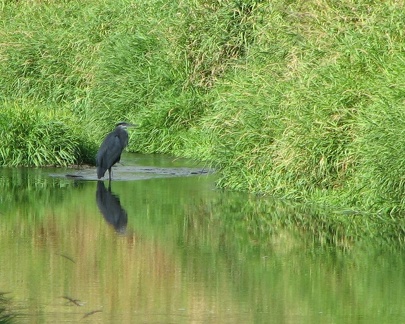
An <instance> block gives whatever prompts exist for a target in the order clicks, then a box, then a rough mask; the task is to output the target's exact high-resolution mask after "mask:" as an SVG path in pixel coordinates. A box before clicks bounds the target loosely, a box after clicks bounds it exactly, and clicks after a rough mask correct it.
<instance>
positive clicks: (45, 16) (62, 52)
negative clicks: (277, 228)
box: [0, 0, 405, 214]
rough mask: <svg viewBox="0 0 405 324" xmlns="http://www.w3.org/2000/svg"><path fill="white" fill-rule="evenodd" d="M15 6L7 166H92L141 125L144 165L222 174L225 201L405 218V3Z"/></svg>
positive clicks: (6, 81)
mask: <svg viewBox="0 0 405 324" xmlns="http://www.w3.org/2000/svg"><path fill="white" fill-rule="evenodd" d="M0 7H1V9H2V10H1V14H0V15H1V23H0V35H1V36H2V46H1V48H0V57H1V61H0V76H1V78H0V97H1V98H3V99H2V100H3V101H2V102H1V105H2V107H3V108H2V116H3V117H4V116H6V117H7V118H3V121H2V122H1V123H2V128H1V131H2V137H3V138H6V139H7V140H6V141H4V145H2V148H1V150H0V161H1V163H2V165H21V164H23V165H49V164H62V165H68V164H72V163H77V162H83V163H88V162H89V161H91V160H92V156H94V154H95V151H96V149H97V145H98V144H99V142H100V139H101V138H102V136H104V134H105V133H106V132H107V131H109V130H110V129H112V128H113V124H114V123H115V122H116V121H119V120H123V119H126V120H129V121H136V122H137V123H140V124H141V127H140V128H139V129H138V130H136V132H134V133H132V134H131V139H130V145H129V150H130V151H133V152H143V153H152V152H153V153H169V154H173V155H177V156H184V157H190V158H194V159H198V160H203V161H207V162H209V163H210V164H211V165H212V166H213V167H215V168H216V169H217V170H218V171H219V174H220V175H221V176H220V179H219V181H218V186H220V187H224V188H228V189H232V190H244V191H249V192H254V193H259V194H265V195H274V196H277V197H283V198H288V199H294V200H298V201H305V202H315V203H317V204H325V205H332V206H336V207H339V208H343V207H344V208H351V209H356V210H361V211H368V212H373V213H376V212H382V213H385V214H386V213H391V214H394V213H401V211H402V210H403V208H404V206H405V201H404V198H403V197H405V195H404V185H403V183H404V176H403V170H404V167H403V166H404V164H405V163H404V160H403V156H404V155H405V145H404V144H405V143H404V142H405V139H404V136H403V135H402V134H404V133H405V123H404V122H403V120H404V109H403V107H402V105H403V92H404V88H405V87H404V84H405V80H404V78H405V77H404V75H405V73H403V72H405V71H404V70H405V66H404V64H403V48H404V46H405V41H404V37H403V31H404V30H405V28H404V27H405V26H404V24H405V11H404V10H403V9H404V8H403V5H402V4H399V3H397V2H395V1H385V2H384V3H376V4H374V3H373V4H363V3H361V4H353V3H352V2H351V1H341V2H339V3H312V2H303V3H289V2H286V1H281V0H280V1H272V2H271V3H270V2H265V1H253V0H251V1H243V2H241V1H236V0H235V1H227V2H209V3H206V2H200V1H192V2H183V1H172V2H166V1H129V0H119V1H103V2H100V1H96V0H93V1H87V2H86V3H82V2H80V1H70V2H68V3H66V2H63V1H57V2H51V3H43V2H24V3H9V2H5V1H2V2H0ZM33 107H34V108H33ZM21 111H23V112H24V111H25V112H27V113H26V114H25V116H26V117H27V118H25V119H24V118H21V115H18V114H21ZM31 116H36V117H31ZM37 117H38V118H37ZM10 121H11V124H10ZM17 121H18V122H17ZM33 125H34V126H35V127H33ZM44 129H45V130H46V131H43V130H44ZM49 138H52V141H49V140H48V141H44V139H49ZM16 139H20V140H19V141H16ZM26 139H29V140H30V141H29V144H30V145H26V143H27V141H26ZM17 153H18V154H17Z"/></svg>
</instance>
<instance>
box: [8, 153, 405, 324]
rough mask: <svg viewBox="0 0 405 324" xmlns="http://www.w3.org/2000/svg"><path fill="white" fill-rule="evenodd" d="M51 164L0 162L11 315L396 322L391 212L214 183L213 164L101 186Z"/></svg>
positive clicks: (403, 288) (35, 319) (399, 288)
mask: <svg viewBox="0 0 405 324" xmlns="http://www.w3.org/2000/svg"><path fill="white" fill-rule="evenodd" d="M137 159H138V160H142V159H143V160H142V163H147V164H148V165H158V166H159V167H164V166H173V163H174V162H172V161H171V160H170V159H168V158H165V157H150V158H148V157H142V156H138V157H137ZM135 161H137V160H135ZM175 163H177V164H179V163H183V164H184V163H186V162H184V161H181V162H175ZM182 166H184V165H182ZM49 172H50V170H44V169H42V170H41V169H33V170H32V169H2V170H1V172H0V187H1V192H2V195H1V203H2V210H1V215H0V217H1V223H0V235H1V241H0V273H1V276H0V291H3V292H9V293H8V294H7V297H8V301H7V309H6V310H7V313H4V314H6V315H9V314H15V315H16V317H13V318H12V317H8V318H7V321H8V322H15V323H55V322H76V321H79V320H80V321H83V322H106V323H111V322H119V323H133V322H144V323H151V322H152V323H153V322H162V323H168V322H170V323H189V322H204V323H210V322H211V323H363V322H364V323H400V322H404V321H405V310H404V309H403V305H402V304H403V299H404V297H405V283H404V282H405V281H404V280H403V278H404V275H405V273H404V269H405V265H404V254H403V251H402V248H401V247H400V243H401V238H400V228H401V224H402V223H401V222H400V221H398V222H393V223H392V224H393V225H392V224H391V225H390V226H388V225H387V224H386V225H385V226H383V224H381V223H380V224H378V222H377V223H376V224H375V222H371V221H370V218H367V217H364V216H359V215H343V214H336V213H334V214H331V213H326V212H323V213H320V212H318V213H317V212H314V211H308V210H302V209H300V208H297V207H296V206H292V205H289V204H287V203H283V202H280V201H270V200H268V199H264V198H258V197H252V196H248V195H245V194H241V193H226V192H220V191H217V190H215V189H214V185H213V182H214V176H213V175H211V176H196V177H184V178H162V179H149V180H142V181H116V182H114V181H113V182H112V185H111V188H108V186H107V187H106V184H107V182H106V183H103V182H96V181H71V180H66V179H63V178H52V177H49V176H48V174H49ZM52 172H65V170H59V171H58V170H52ZM367 219H368V220H367ZM367 222H368V223H367ZM377 226H379V227H380V229H381V230H382V232H383V234H381V235H380V236H376V235H373V234H374V233H375V232H376V230H375V229H374V227H377ZM117 232H118V233H117ZM356 233H357V234H356ZM384 233H389V234H387V235H384ZM394 246H395V247H394ZM0 316H1V314H0Z"/></svg>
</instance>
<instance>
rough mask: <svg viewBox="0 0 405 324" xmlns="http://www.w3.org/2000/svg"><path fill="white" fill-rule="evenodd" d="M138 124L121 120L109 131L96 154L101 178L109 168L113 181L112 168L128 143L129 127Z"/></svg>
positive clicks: (98, 173)
mask: <svg viewBox="0 0 405 324" xmlns="http://www.w3.org/2000/svg"><path fill="white" fill-rule="evenodd" d="M135 126H136V125H133V124H130V123H126V122H120V123H118V124H117V125H116V127H115V129H114V130H113V131H112V132H111V133H109V134H108V135H107V136H106V138H105V139H104V141H103V143H102V144H101V146H100V148H99V150H98V152H97V155H96V166H97V178H98V179H100V178H101V177H103V176H104V174H105V172H106V171H107V170H108V179H109V181H111V168H112V166H113V165H114V164H115V163H117V162H119V161H120V159H121V153H122V151H123V150H124V148H125V147H126V146H127V145H128V132H127V127H135Z"/></svg>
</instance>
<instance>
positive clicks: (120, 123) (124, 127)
mask: <svg viewBox="0 0 405 324" xmlns="http://www.w3.org/2000/svg"><path fill="white" fill-rule="evenodd" d="M115 126H116V127H120V128H123V129H126V128H127V127H137V126H138V125H135V124H131V123H127V122H119V123H117V125H115Z"/></svg>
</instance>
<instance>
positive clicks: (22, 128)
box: [0, 102, 95, 166]
mask: <svg viewBox="0 0 405 324" xmlns="http://www.w3.org/2000/svg"><path fill="white" fill-rule="evenodd" d="M0 136H1V139H2V145H1V146H0V165H4V166H69V165H72V164H81V163H93V161H92V160H93V156H92V155H93V154H95V146H94V144H93V145H91V143H90V142H89V141H88V138H86V134H83V130H82V129H80V128H78V127H77V126H76V125H75V118H74V116H72V115H71V114H70V113H68V112H66V113H65V114H63V115H62V112H61V110H58V114H57V115H55V113H54V112H53V111H48V110H47V109H46V108H44V107H41V106H38V105H33V104H32V103H29V102H26V103H19V104H16V103H8V104H7V103H5V104H3V106H2V108H1V110H0Z"/></svg>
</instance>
